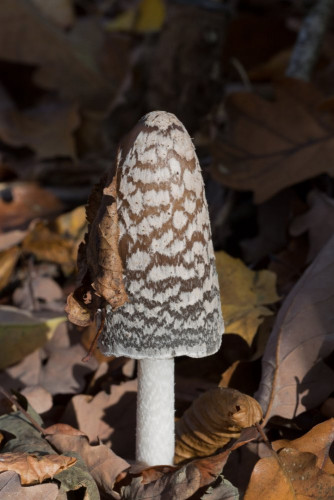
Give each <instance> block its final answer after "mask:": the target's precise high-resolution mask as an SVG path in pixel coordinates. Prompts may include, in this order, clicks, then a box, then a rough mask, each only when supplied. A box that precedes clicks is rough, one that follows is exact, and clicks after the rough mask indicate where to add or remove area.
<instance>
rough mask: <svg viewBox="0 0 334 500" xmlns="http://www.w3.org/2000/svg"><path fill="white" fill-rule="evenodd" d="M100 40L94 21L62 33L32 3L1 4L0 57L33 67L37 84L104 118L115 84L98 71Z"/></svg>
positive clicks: (22, 0) (5, 0) (6, 1)
mask: <svg viewBox="0 0 334 500" xmlns="http://www.w3.org/2000/svg"><path fill="white" fill-rule="evenodd" d="M22 26H24V30H22ZM18 33H19V34H20V35H18ZM18 36H19V39H20V43H19V44H18V43H17V40H18ZM103 39H104V36H103V31H102V28H101V25H99V24H98V22H97V21H96V20H95V19H91V20H89V21H88V22H82V23H81V22H79V21H77V22H76V23H75V26H74V27H73V28H72V30H70V31H69V32H68V33H64V32H63V31H62V30H61V29H58V28H57V27H56V26H55V25H54V24H53V23H51V22H50V21H48V20H47V19H46V18H45V17H43V16H41V13H40V11H39V9H37V8H36V7H35V6H34V5H33V4H32V2H27V1H25V0H3V1H2V3H1V12H0V58H1V59H3V60H5V61H14V62H18V63H21V64H30V65H34V66H37V67H38V69H37V71H36V72H35V75H34V80H35V82H36V84H37V85H39V86H41V87H42V88H44V89H48V90H57V91H58V92H59V95H60V98H61V99H63V100H65V101H70V102H78V103H79V104H80V105H81V106H83V107H84V108H85V109H86V110H91V111H95V112H103V113H104V112H105V110H106V109H107V107H108V103H110V101H111V98H112V96H113V94H114V92H115V90H116V87H117V84H115V82H114V81H112V80H111V79H110V80H108V81H107V80H106V79H105V78H104V76H103V74H102V72H101V71H100V69H99V68H98V66H97V62H96V61H97V60H98V57H97V55H98V54H99V51H100V50H101V49H102V45H103Z"/></svg>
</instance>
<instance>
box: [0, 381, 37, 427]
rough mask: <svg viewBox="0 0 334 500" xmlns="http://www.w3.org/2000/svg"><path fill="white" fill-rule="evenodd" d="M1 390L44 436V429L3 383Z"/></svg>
mask: <svg viewBox="0 0 334 500" xmlns="http://www.w3.org/2000/svg"><path fill="white" fill-rule="evenodd" d="M0 392H2V394H3V395H4V396H5V397H6V398H7V399H8V400H9V401H10V402H11V403H12V404H13V405H15V406H16V407H17V408H18V409H19V410H20V412H22V413H23V415H24V416H25V417H27V419H28V420H30V422H31V424H32V425H33V426H34V427H35V428H36V429H37V430H38V431H39V432H40V433H41V434H42V436H44V435H45V431H44V429H43V428H42V427H41V426H40V425H39V424H38V423H37V422H36V420H34V419H33V418H32V416H31V415H29V413H28V412H27V411H26V410H25V409H24V408H23V407H22V406H21V405H20V403H19V402H18V401H17V399H15V398H14V396H12V395H11V394H9V392H7V391H6V389H4V388H3V387H2V386H1V385H0Z"/></svg>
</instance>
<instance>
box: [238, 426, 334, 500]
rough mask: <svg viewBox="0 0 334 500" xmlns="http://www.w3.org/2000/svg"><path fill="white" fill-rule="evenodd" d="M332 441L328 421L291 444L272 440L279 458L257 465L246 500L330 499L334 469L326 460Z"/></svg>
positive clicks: (331, 428)
mask: <svg viewBox="0 0 334 500" xmlns="http://www.w3.org/2000/svg"><path fill="white" fill-rule="evenodd" d="M333 438H334V419H331V420H329V421H327V422H324V423H322V424H319V425H317V426H316V427H314V428H313V429H312V430H311V431H309V432H308V433H307V434H305V435H304V436H302V437H301V438H298V439H295V440H294V441H288V440H279V441H275V442H274V443H273V448H274V449H275V450H278V455H275V454H273V455H272V456H270V457H266V458H262V459H261V460H259V462H258V463H257V464H256V466H255V468H254V470H253V473H252V476H251V479H250V482H249V485H248V489H247V491H246V495H245V500H262V499H263V500H264V499H265V500H269V499H270V500H276V499H277V500H281V499H283V498H284V500H285V499H286V500H295V499H296V498H298V499H299V498H300V499H303V500H311V499H314V498H319V499H321V500H322V499H331V498H333V491H334V475H333V474H334V466H333V462H332V460H331V459H330V457H329V450H330V446H331V444H332V443H333Z"/></svg>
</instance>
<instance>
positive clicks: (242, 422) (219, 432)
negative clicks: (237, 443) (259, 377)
mask: <svg viewBox="0 0 334 500" xmlns="http://www.w3.org/2000/svg"><path fill="white" fill-rule="evenodd" d="M261 419H262V410H261V407H260V405H259V404H258V402H257V401H255V399H253V398H252V397H250V396H248V395H247V394H242V393H241V392H239V391H237V390H235V389H229V388H223V387H216V388H215V389H210V390H208V391H206V392H205V393H204V394H202V395H201V396H200V397H199V398H197V399H196V400H195V401H194V402H193V403H192V405H191V406H190V408H188V410H186V412H185V413H184V414H183V416H182V418H180V420H178V421H177V422H176V428H175V432H176V442H175V457H174V462H175V463H176V464H178V463H180V462H182V461H184V460H186V459H189V458H194V457H200V456H208V455H211V454H213V453H215V452H216V451H217V450H218V449H219V448H223V446H225V445H226V444H227V443H228V442H229V441H230V440H231V439H232V438H236V437H239V435H240V432H241V430H242V429H244V428H246V427H251V426H252V425H254V424H255V423H256V422H259V421H260V420H261Z"/></svg>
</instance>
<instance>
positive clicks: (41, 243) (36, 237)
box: [22, 221, 75, 275]
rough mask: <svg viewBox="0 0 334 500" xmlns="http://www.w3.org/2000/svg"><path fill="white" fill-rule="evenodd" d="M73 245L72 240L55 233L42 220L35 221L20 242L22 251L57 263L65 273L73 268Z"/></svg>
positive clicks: (68, 272)
mask: <svg viewBox="0 0 334 500" xmlns="http://www.w3.org/2000/svg"><path fill="white" fill-rule="evenodd" d="M73 247H74V242H73V240H70V239H68V238H65V237H63V236H61V235H59V234H57V233H55V232H54V231H52V230H51V229H50V227H49V226H48V224H47V223H45V222H44V221H40V222H37V223H36V224H35V225H34V227H33V228H32V229H31V230H30V231H29V232H28V234H27V236H26V237H25V238H24V240H23V242H22V249H23V251H25V252H29V253H31V254H33V255H34V256H35V257H36V258H37V259H39V260H46V261H49V262H55V263H56V264H59V265H60V266H61V268H62V270H63V272H64V273H65V274H66V275H68V274H70V273H71V272H73V271H74V269H75V260H74V259H73Z"/></svg>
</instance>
